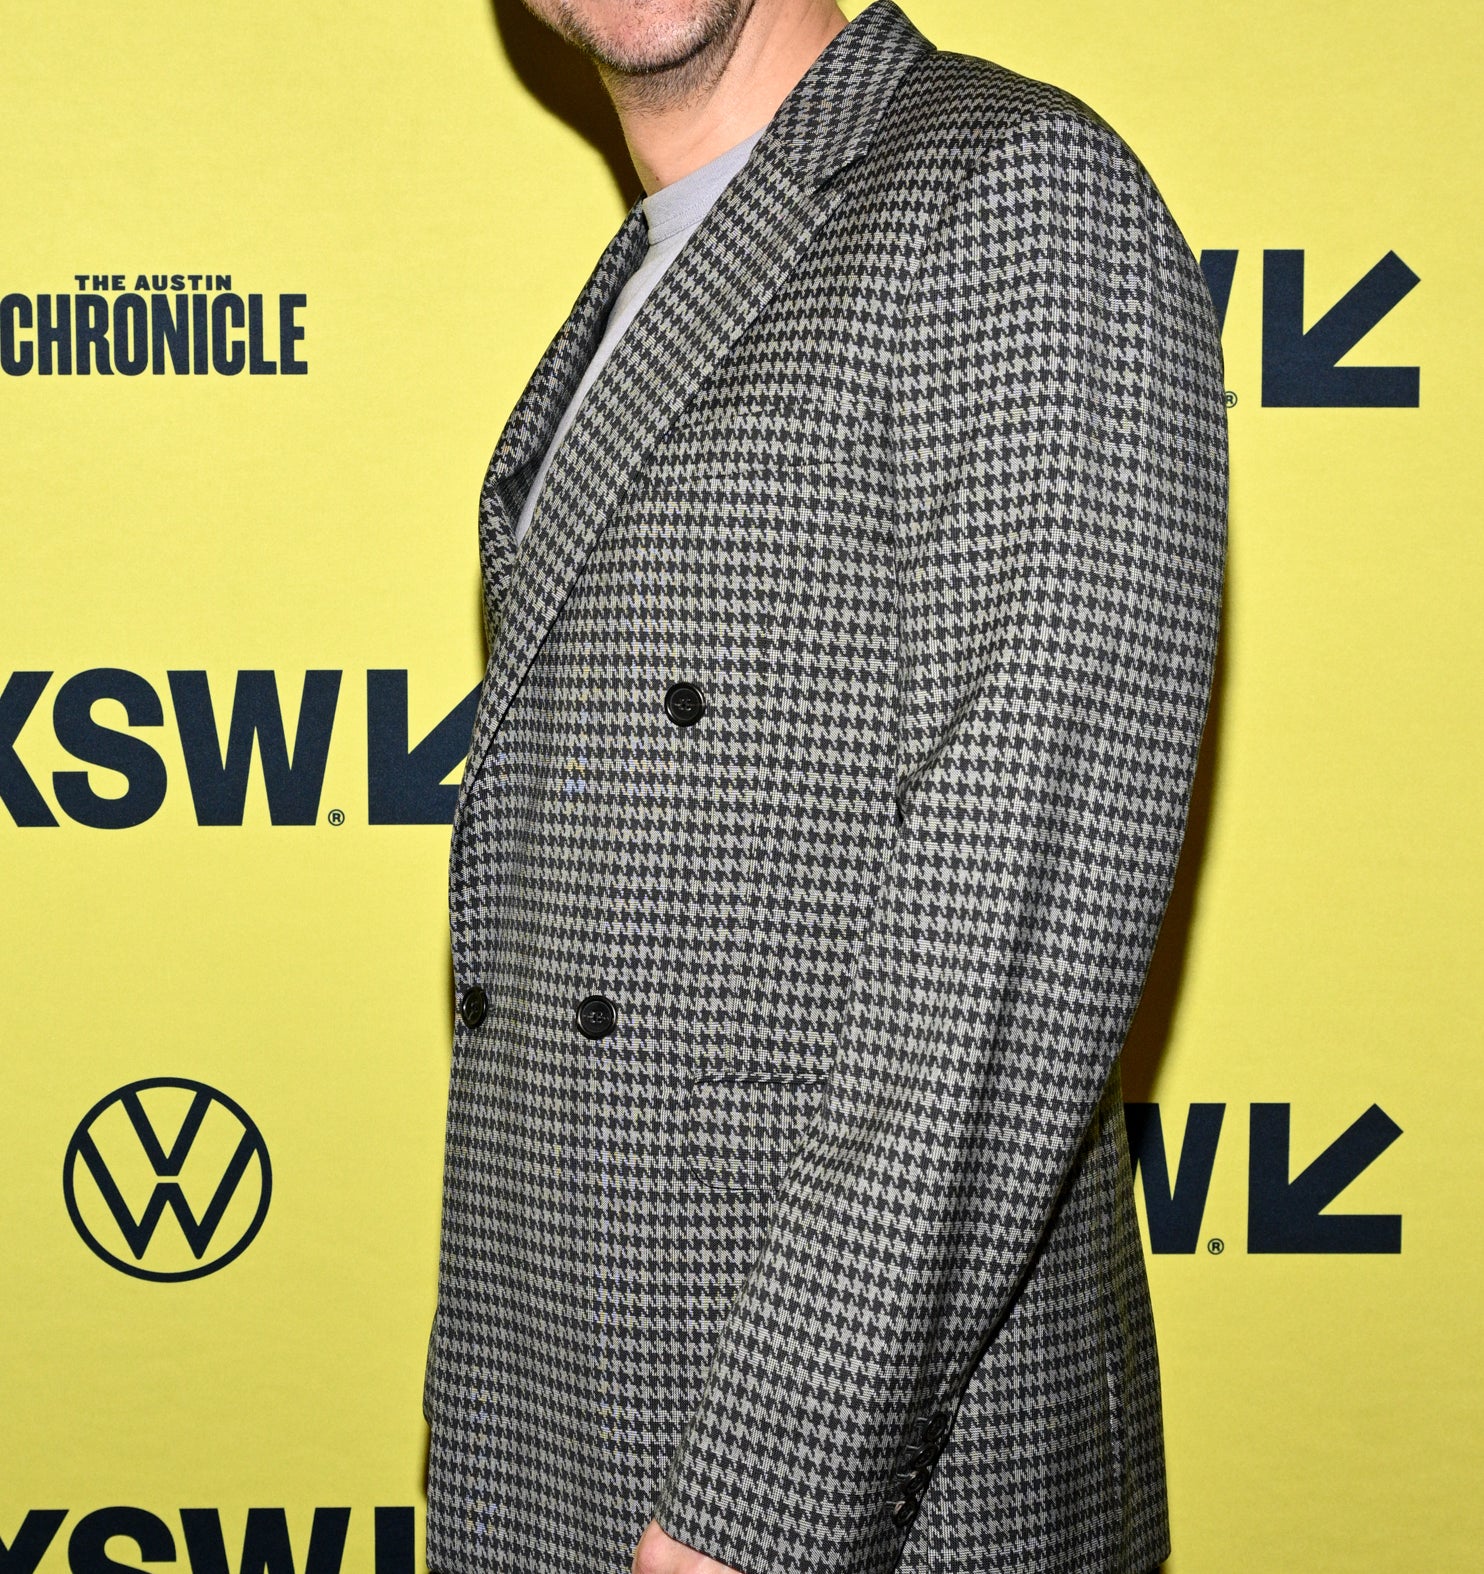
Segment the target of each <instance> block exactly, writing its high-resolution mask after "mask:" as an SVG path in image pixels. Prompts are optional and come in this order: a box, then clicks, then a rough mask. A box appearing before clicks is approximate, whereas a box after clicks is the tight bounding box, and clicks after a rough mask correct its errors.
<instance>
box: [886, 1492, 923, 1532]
mask: <svg viewBox="0 0 1484 1574" xmlns="http://www.w3.org/2000/svg"><path fill="white" fill-rule="evenodd" d="M918 1507H919V1505H918V1503H917V1500H916V1499H915V1498H910V1497H909V1498H904V1499H903V1500H902V1501H901V1502H900V1503H898V1504H897V1506H896V1507H895V1508H894V1509H893V1510H892V1511H891V1518H892V1523H893V1524H894V1525H895V1526H896V1527H897V1529H898V1530H905V1529H906V1528H907V1527H908V1526H909V1525H910V1524H911V1523H912V1521H913V1520H914V1519H916V1518H917V1510H918Z"/></svg>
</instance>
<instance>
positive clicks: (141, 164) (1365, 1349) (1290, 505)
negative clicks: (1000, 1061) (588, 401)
mask: <svg viewBox="0 0 1484 1574" xmlns="http://www.w3.org/2000/svg"><path fill="white" fill-rule="evenodd" d="M907 3H908V9H909V10H910V12H911V13H912V15H913V16H914V18H915V20H916V21H917V22H918V24H919V25H920V26H921V27H922V28H923V29H924V30H925V31H926V32H927V33H928V34H929V35H930V36H931V37H933V38H934V39H935V40H936V41H937V42H939V43H940V44H942V45H944V46H947V47H957V48H963V49H968V50H971V51H973V52H975V53H979V54H984V55H988V56H990V57H991V58H994V59H997V60H999V61H1001V62H1002V63H1004V64H1006V65H1009V66H1012V67H1014V68H1016V69H1018V70H1020V71H1023V72H1026V73H1029V74H1031V75H1034V76H1041V77H1045V78H1048V79H1050V80H1052V81H1055V82H1058V83H1060V84H1062V85H1064V86H1066V87H1068V88H1070V89H1072V90H1073V91H1074V92H1076V93H1077V94H1078V95H1079V96H1081V97H1082V98H1084V99H1086V100H1087V101H1088V102H1090V103H1091V104H1093V105H1094V106H1095V107H1096V108H1097V109H1098V110H1099V111H1100V112H1101V113H1102V114H1103V115H1104V116H1105V117H1106V118H1107V119H1109V120H1110V121H1112V123H1113V124H1114V125H1115V126H1117V127H1118V128H1119V129H1120V130H1121V131H1122V132H1123V133H1124V135H1125V136H1126V137H1127V138H1128V139H1129V140H1130V141H1131V142H1132V143H1133V145H1134V146H1135V147H1136V148H1137V149H1138V150H1139V152H1140V153H1141V155H1142V156H1143V158H1144V159H1145V161H1146V163H1147V164H1148V165H1149V167H1150V169H1151V171H1152V173H1153V174H1154V176H1155V178H1156V180H1157V181H1158V182H1159V184H1160V186H1161V188H1162V189H1163V191H1164V193H1165V195H1166V197H1167V199H1168V200H1169V202H1170V204H1171V206H1172V208H1173V209H1174V211H1175V214H1176V216H1177V218H1178V219H1179V220H1180V222H1181V224H1182V226H1183V228H1184V229H1185V232H1186V234H1187V236H1188V237H1189V239H1190V241H1191V244H1192V246H1193V247H1194V248H1195V249H1196V250H1197V251H1198V252H1204V253H1205V261H1206V266H1207V270H1208V277H1209V278H1210V280H1211V282H1212V285H1213V290H1214V292H1215V293H1216V295H1217V296H1218V299H1219V300H1220V301H1221V302H1222V303H1223V304H1224V306H1225V309H1226V316H1225V343H1226V350H1227V366H1228V372H1227V382H1228V386H1229V389H1230V395H1229V403H1230V405H1231V415H1230V418H1231V435H1232V449H1233V459H1234V483H1233V505H1232V517H1231V555H1230V569H1229V581H1228V583H1229V600H1228V610H1227V622H1226V632H1225V641H1224V647H1223V654H1222V660H1221V663H1220V669H1219V674H1218V686H1217V692H1216V696H1215V701H1214V704H1213V709H1212V725H1211V728H1210V733H1209V736H1208V742H1207V750H1206V758H1205V760H1204V764H1203V770H1202V775H1201V780H1200V783H1199V786H1198V790H1197V794H1196V800H1195V809H1194V814H1193V818H1192V824H1191V833H1190V838H1189V842H1188V848H1187V857H1186V860H1185V864H1184V866H1183V869H1182V874H1181V879H1180V882H1179V887H1178V890H1177V893H1176V899H1175V903H1174V905H1173V907H1172V910H1171V914H1170V918H1169V921H1168V923H1167V924H1166V928H1165V931H1164V934H1163V937H1162V940H1161V948H1160V952H1159V956H1158V959H1157V961H1156V965H1155V969H1154V974H1153V976H1152V979H1151V982H1150V986H1149V989H1148V991H1147V992H1146V997H1145V1001H1144V1005H1143V1007H1142V1009H1141V1013H1140V1017H1139V1020H1138V1023H1137V1025H1136V1027H1135V1031H1134V1035H1133V1041H1132V1045H1131V1049H1130V1053H1129V1056H1128V1067H1129V1069H1128V1097H1129V1099H1130V1102H1131V1104H1133V1105H1134V1106H1135V1107H1134V1109H1133V1110H1132V1112H1131V1117H1132V1126H1133V1130H1134V1133H1135V1135H1136V1137H1137V1139H1138V1146H1139V1153H1140V1160H1141V1174H1142V1177H1143V1184H1144V1187H1145V1188H1147V1190H1148V1194H1149V1198H1150V1200H1149V1202H1148V1204H1147V1208H1146V1217H1147V1222H1148V1225H1149V1229H1150V1231H1151V1244H1152V1245H1153V1247H1154V1248H1155V1249H1154V1251H1153V1253H1152V1256H1151V1272H1152V1277H1153V1284H1154V1293H1155V1298H1156V1313H1157V1317H1158V1324H1159V1332H1160V1338H1161V1344H1162V1349H1163V1354H1164V1365H1165V1377H1166V1390H1167V1427H1168V1437H1169V1452H1170V1460H1171V1474H1172V1491H1173V1520H1174V1536H1175V1545H1176V1554H1175V1558H1174V1560H1173V1563H1172V1565H1171V1567H1172V1569H1173V1570H1175V1571H1176V1574H1249V1571H1251V1570H1254V1569H1272V1568H1280V1567H1282V1568H1291V1569H1298V1570H1305V1571H1314V1574H1330V1571H1334V1574H1338V1571H1349V1570H1365V1571H1378V1574H1379V1571H1389V1570H1397V1571H1401V1570H1406V1571H1408V1574H1412V1571H1415V1570H1417V1569H1437V1570H1440V1571H1441V1570H1448V1571H1451V1570H1456V1569H1461V1568H1464V1567H1469V1566H1473V1564H1474V1561H1475V1559H1476V1558H1477V1556H1478V1552H1477V1549H1478V1546H1479V1545H1480V1542H1481V1539H1484V1520H1481V1510H1480V1506H1479V1505H1480V1497H1481V1495H1480V1493H1479V1491H1478V1479H1479V1475H1480V1466H1481V1460H1480V1450H1479V1437H1480V1434H1481V1419H1484V1418H1481V1415H1480V1410H1481V1397H1484V1385H1481V1374H1480V1362H1479V1356H1478V1353H1477V1350H1478V1342H1479V1341H1478V1337H1477V1332H1476V1327H1475V1325H1476V1323H1477V1315H1476V1307H1477V1304H1478V1298H1479V1295H1480V1291H1481V1289H1484V1285H1481V1277H1480V1255H1479V1250H1478V1247H1479V1232H1478V1229H1477V1226H1476V1223H1475V1214H1476V1208H1477V1198H1478V1194H1479V1193H1478V1179H1479V1177H1478V1164H1477V1160H1476V1155H1477V1152H1478V1146H1479V1141H1478V1137H1477V1134H1476V1126H1477V1121H1478V1115H1477V1092H1478V1080H1477V1076H1476V1073H1475V1063H1476V1058H1475V1057H1476V1055H1477V1046H1478V1024H1479V1011H1478V1006H1477V999H1478V993H1479V989H1478V985H1479V978H1478V972H1477V966H1476V957H1475V953H1476V949H1477V945H1478V934H1479V917H1480V913H1479V908H1480V895H1479V892H1480V887H1481V879H1480V876H1481V869H1480V861H1481V860H1480V840H1479V803H1478V795H1477V789H1476V778H1477V775H1478V772H1479V769H1480V765H1481V749H1480V742H1479V732H1478V721H1477V718H1478V711H1479V704H1478V699H1477V692H1478V680H1479V677H1480V662H1479V655H1480V648H1479V647H1480V636H1479V623H1480V619H1479V613H1478V596H1479V589H1480V580H1481V576H1480V572H1479V570H1480V563H1479V558H1480V548H1479V545H1478V541H1479V525H1478V520H1479V516H1480V507H1479V504H1480V499H1479V495H1478V494H1479V480H1478V465H1477V460H1476V456H1475V450H1476V444H1477V432H1478V423H1479V414H1480V400H1479V397H1478V393H1477V385H1478V382H1479V373H1478V370H1477V367H1476V365H1475V361H1476V358H1477V346H1478V344H1479V342H1480V340H1479V327H1480V324H1479V315H1480V313H1479V307H1478V301H1479V292H1478V289H1477V284H1476V280H1475V274H1476V272H1477V267H1478V258H1479V257H1480V255H1481V245H1480V241H1481V237H1480V234H1479V230H1480V220H1479V211H1480V208H1479V203H1478V201H1477V198H1476V196H1475V195H1474V192H1475V191H1476V178H1475V172H1476V171H1477V170H1478V169H1479V168H1480V163H1481V153H1484V149H1481V147H1480V137H1479V130H1480V124H1481V117H1480V113H1479V111H1478V109H1477V105H1476V98H1477V92H1476V89H1477V82H1478V80H1479V65H1480V61H1479V50H1478V47H1477V46H1478V38H1479V25H1478V21H1477V15H1476V8H1474V7H1472V6H1466V5H1464V4H1461V3H1445V0H1417V3H1415V4H1413V5H1410V6H1406V7H1401V6H1396V5H1390V4H1386V5H1383V4H1380V3H1379V0H1354V3H1350V4H1338V3H1335V4H1326V5H1300V6H1296V5H1293V4H1292V3H1278V0H1249V3H1247V4H1246V5H1243V6H1241V7H1237V8H1232V7H1211V6H1195V5H1191V4H1188V3H1177V0H1118V3H1115V4H1089V3H1088V0H999V3H995V4H985V3H984V0H907ZM853 9H859V7H858V6H856V7H854V8H853ZM0 18H3V24H4V33H3V36H4V38H5V44H6V48H5V55H6V73H5V79H6V80H5V91H4V93H3V94H0V139H3V141H0V147H3V153H4V160H3V171H4V172H3V175H0V180H3V183H4V213H5V222H4V224H3V226H0V296H3V297H4V302H3V305H0V341H3V343H0V351H3V354H0V361H3V363H4V365H3V374H0V422H3V427H0V430H3V434H4V464H3V469H0V499H3V515H0V517H3V535H0V598H3V601H0V618H3V622H0V641H3V649H0V685H3V686H4V687H3V694H0V800H3V801H0V865H3V871H4V873H3V879H4V885H3V906H0V913H3V920H0V921H3V924H4V930H5V944H4V947H3V950H0V987H3V991H4V1039H3V1042H4V1057H3V1061H0V1090H3V1092H0V1109H3V1116H4V1133H5V1135H4V1140H3V1143H0V1242H3V1247H4V1258H3V1262H4V1274H3V1286H4V1288H3V1293H0V1352H3V1358H0V1418H3V1419H0V1542H3V1544H4V1550H3V1551H0V1569H4V1570H5V1571H6V1574H30V1571H31V1570H32V1569H40V1570H41V1571H42V1574H55V1571H60V1570H62V1569H64V1568H67V1567H69V1565H70V1568H71V1570H72V1571H73V1574H102V1571H105V1570H107V1569H109V1567H110V1565H109V1563H108V1562H107V1557H108V1555H109V1554H110V1553H111V1554H112V1556H113V1557H114V1558H116V1559H118V1560H119V1561H120V1562H121V1563H122V1564H123V1565H124V1566H126V1567H127V1566H138V1565H149V1566H169V1565H170V1564H171V1563H172V1562H174V1563H176V1564H178V1565H180V1566H186V1565H187V1564H188V1565H189V1567H190V1568H191V1570H192V1571H193V1574H226V1571H227V1570H228V1569H230V1570H233V1571H235V1570H237V1569H238V1568H239V1567H246V1568H247V1569H248V1574H253V1571H254V1570H256V1569H258V1568H262V1569H265V1570H267V1571H268V1574H289V1569H290V1567H291V1566H292V1568H293V1569H294V1570H295V1571H298V1574H304V1571H305V1570H306V1568H307V1569H308V1570H309V1571H310V1574H335V1570H336V1568H337V1567H339V1568H343V1569H345V1570H347V1571H350V1570H371V1569H373V1568H374V1569H375V1570H376V1571H377V1574H409V1571H410V1570H411V1569H413V1568H414V1567H415V1566H416V1565H417V1559H418V1557H419V1555H420V1554H419V1552H418V1550H417V1549H418V1548H420V1545H421V1497H420V1491H421V1478H422V1468H423V1454H424V1448H425V1434H424V1430H423V1426H422V1421H421V1416H420V1412H419V1405H418V1395H419V1384H420V1380H421V1375H422V1360H423V1349H424V1338H425V1334H426V1330H427V1324H428V1319H429V1316H430V1314H431V1310H432V1304H433V1288H434V1268H435V1256H436V1224H437V1201H438V1182H439V1165H440V1158H441V1154H440V1141H441V1121H442V1100H443V1095H444V1085H445V1080H446V1076H447V1065H448V1061H447V1042H448V1038H449V1029H450V1022H449V1001H448V996H449V985H448V972H447V965H446V962H445V955H444V953H445V943H446V926H445V917H444V875H445V857H446V852H447V839H448V830H447V825H446V823H444V822H446V819H447V813H448V810H449V807H450V799H451V789H450V788H448V787H447V786H446V785H444V786H442V787H440V783H445V784H446V782H451V781H456V780H457V771H458V768H459V765H460V751H461V748H462V741H463V740H464V739H466V738H467V730H468V722H469V712H468V705H467V699H466V697H467V696H468V695H469V693H470V690H471V688H472V687H473V686H474V685H475V684H476V683H477V680H478V678H479V674H480V670H481V666H482V651H481V644H480V636H479V621H478V601H477V565H476V557H475V539H474V517H475V510H474V505H475V498H476V495H477V490H478V486H479V481H480V478H481V475H482V472H483V467H484V464H485V461H486V459H487V457H488V454H489V451H490V449H491V447H492V446H493V444H494V441H495V438H496V436H497V435H498V431H499V427H500V424H501V422H502V421H503V419H504V417H505V414H506V412H507V411H508V410H509V408H510V406H511V405H512V403H513V402H514V400H515V397H516V395H517V394H518V392H519V390H520V388H521V385H522V383H523V381H524V379H525V377H526V375H527V374H528V372H529V371H530V369H531V367H532V366H533V365H534V363H535V360H536V358H537V356H538V355H539V353H540V351H541V350H542V349H543V348H544V346H545V344H546V341H547V339H548V338H549V337H550V335H551V333H552V332H553V331H554V329H555V327H556V325H557V323H558V322H559V320H560V318H561V316H562V314H563V313H564V311H565V309H566V307H567V306H568V304H569V303H570V301H571V299H572V297H573V296H574V295H575V293H576V291H577V289H578V288H579V286H580V285H581V283H582V281H583V279H584V278H585V277H586V275H587V272H588V269H589V267H590V266H591V263H592V261H593V260H594V259H595V257H596V255H597V253H598V251H599V249H600V247H601V246H602V244H603V242H604V241H605V240H606V239H607V237H608V236H609V235H610V233H611V232H612V230H613V229H614V227H615V226H616V224H617V222H618V219H619V216H620V215H621V213H622V211H623V209H624V207H625V206H626V201H627V198H628V196H629V195H631V194H632V191H633V185H632V177H631V176H630V175H628V174H627V173H626V172H625V170H624V168H623V165H622V150H621V146H620V144H619V143H618V141H617V138H616V132H615V127H614V125H613V122H612V121H611V119H610V117H609V116H608V114H607V113H606V112H605V110H604V108H603V107H602V105H601V103H600V101H599V100H598V98H597V95H596V84H595V83H594V82H593V81H591V80H585V79H584V76H583V73H582V72H581V71H579V70H576V69H574V68H573V66H572V64H571V62H570V61H569V60H568V58H567V56H566V55H565V54H564V53H563V52H562V50H561V49H560V46H557V45H556V44H555V43H553V42H550V41H548V40H547V39H546V37H545V36H544V35H542V34H541V33H540V32H539V30H537V29H535V28H534V26H533V25H532V24H530V23H529V22H528V21H526V20H525V19H524V17H523V13H521V12H520V10H519V8H518V6H517V5H516V4H515V3H514V0H510V3H508V4H507V3H505V0H497V3H496V4H494V6H493V9H492V8H491V5H490V3H489V0H444V3H442V4H439V5H435V6H417V7H414V6H409V5H392V4H386V3H370V4H361V5H357V6H351V7H347V6H344V5H329V4H325V3H323V0H294V3H292V4H289V3H287V0H252V3H251V4H248V3H242V0H239V3H222V4H216V5H209V6H208V5H200V4H190V3H186V0H146V3H144V4H139V5H129V6H119V5H117V4H104V3H102V0H71V3H69V4H66V5H62V6H45V7H43V6H36V5H31V4H27V3H24V0H4V3H3V4H0ZM176 276H179V282H177V278H176ZM1418 281H1420V282H1418ZM156 296H158V297H159V300H158V301H157V300H156V299H155V297H156ZM177 296H184V297H186V301H185V304H184V305H179V306H178V305H177V304H176V302H177ZM64 297H65V298H66V304H65V306H64V305H63V304H62V300H63V298H64ZM197 297H199V304H198V303H197V300H196V298H197ZM69 356H70V358H71V369H70V371H68V370H66V369H64V365H63V362H64V360H66V359H67V357H69ZM105 357H106V364H107V366H108V371H107V373H105V371H104V365H105ZM156 365H158V366H159V371H158V372H156V371H155V370H154V367H155V366H156ZM48 367H49V368H50V369H49V370H46V369H45V368H48ZM84 367H86V372H85V371H84ZM1361 368H1373V369H1376V370H1371V371H1365V370H1361ZM254 728H255V729H256V734H257V743H256V745H255V746H254V745H253V742H252V735H253V731H254ZM461 728H462V734H463V737H462V739H461V736H460V730H461ZM1398 1132H1399V1133H1400V1134H1399V1135H1398ZM224 1180H225V1184H223V1182H224ZM110 1188H113V1190H112V1191H111V1190H110ZM152 1197H153V1198H154V1207H155V1208H156V1209H157V1210H158V1209H163V1212H162V1213H160V1214H159V1217H158V1218H156V1219H154V1224H155V1228H154V1231H153V1233H150V1232H149V1230H148V1228H147V1226H148V1224H149V1222H150V1216H149V1215H147V1214H146V1216H145V1217H144V1219H143V1221H142V1222H141V1219H140V1215H141V1214H142V1213H145V1209H146V1205H147V1204H148V1203H149V1202H150V1199H151V1198H152ZM214 1198H215V1199H216V1204H217V1205H216V1207H215V1209H213V1199H214ZM120 1220H123V1221H124V1224H126V1225H128V1228H127V1229H126V1228H123V1227H121V1224H120ZM131 1230H132V1232H133V1241H132V1244H131V1241H130V1239H129V1235H130V1231H131ZM141 1275H143V1276H141ZM250 1510H251V1511H253V1512H251V1513H249V1511H250ZM244 1543H245V1544H246V1557H245V1559H244V1552H243V1548H244ZM556 1574H560V1571H556ZM780 1574H783V1571H780Z"/></svg>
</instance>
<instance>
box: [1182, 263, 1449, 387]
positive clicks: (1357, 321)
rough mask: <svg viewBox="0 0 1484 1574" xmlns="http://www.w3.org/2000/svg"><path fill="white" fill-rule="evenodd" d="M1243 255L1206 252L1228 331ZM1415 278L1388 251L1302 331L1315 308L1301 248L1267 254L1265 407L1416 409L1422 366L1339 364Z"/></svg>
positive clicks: (1210, 282)
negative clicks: (1307, 299)
mask: <svg viewBox="0 0 1484 1574" xmlns="http://www.w3.org/2000/svg"><path fill="white" fill-rule="evenodd" d="M1239 255H1240V254H1239V253H1238V252H1235V251H1203V252H1202V253H1201V272H1202V273H1204V274H1205V276H1206V287H1207V289H1209V290H1210V292H1211V299H1212V301H1213V302H1214V304H1215V306H1216V316H1217V319H1218V321H1219V322H1220V323H1221V325H1222V327H1223V328H1224V327H1225V325H1226V310H1227V306H1228V305H1229V304H1230V302H1231V295H1232V285H1233V282H1234V281H1235V278H1236V274H1237V262H1238V257H1239ZM1417 283H1418V278H1417V275H1416V274H1415V273H1413V272H1412V270H1411V269H1410V268H1409V267H1408V266H1407V265H1406V263H1404V262H1403V261H1402V259H1401V258H1400V257H1398V256H1397V254H1396V253H1395V252H1394V251H1389V252H1387V253H1386V255H1385V256H1384V257H1383V258H1382V259H1381V260H1380V261H1379V262H1378V263H1377V264H1376V265H1375V267H1373V268H1371V269H1370V270H1369V271H1368V272H1367V273H1366V274H1365V275H1364V276H1363V277H1362V278H1360V279H1359V280H1357V282H1356V283H1355V284H1353V285H1352V286H1351V287H1350V288H1349V289H1348V290H1346V292H1345V293H1344V294H1343V295H1342V296H1341V297H1340V299H1339V300H1337V301H1335V302H1334V304H1333V305H1331V306H1329V307H1328V308H1327V309H1326V310H1324V311H1323V312H1320V313H1318V314H1317V317H1316V320H1315V321H1314V322H1313V323H1312V324H1311V326H1310V327H1308V328H1305V327H1304V319H1305V317H1306V315H1313V313H1312V309H1311V308H1309V307H1307V306H1306V304H1305V300H1304V254H1303V252H1302V251H1265V252H1263V254H1262V402H1263V404H1265V405H1270V406H1275V407H1286V408H1290V409H1293V408H1307V409H1317V408H1342V407H1343V408H1355V407H1357V406H1369V407H1371V408H1399V409H1416V407H1417V403H1418V385H1419V377H1420V373H1419V371H1418V368H1417V367H1415V366H1341V365H1340V364H1339V362H1340V360H1341V359H1342V357H1344V356H1345V355H1347V354H1349V352H1350V351H1351V350H1353V349H1354V348H1355V347H1356V345H1358V344H1359V343H1360V341H1361V340H1362V339H1363V338H1365V336H1366V335H1367V334H1368V333H1369V332H1370V331H1371V329H1372V328H1374V327H1375V326H1376V324H1377V323H1379V322H1380V321H1381V319H1382V318H1383V317H1385V316H1386V314H1387V313H1388V312H1389V311H1391V309H1392V308H1393V307H1394V306H1396V305H1397V304H1398V302H1400V301H1401V300H1402V298H1403V297H1404V296H1406V295H1408V294H1409V293H1410V292H1411V291H1412V289H1413V288H1414V287H1415V286H1416V285H1417ZM1228 402H1230V400H1229V401H1228Z"/></svg>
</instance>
